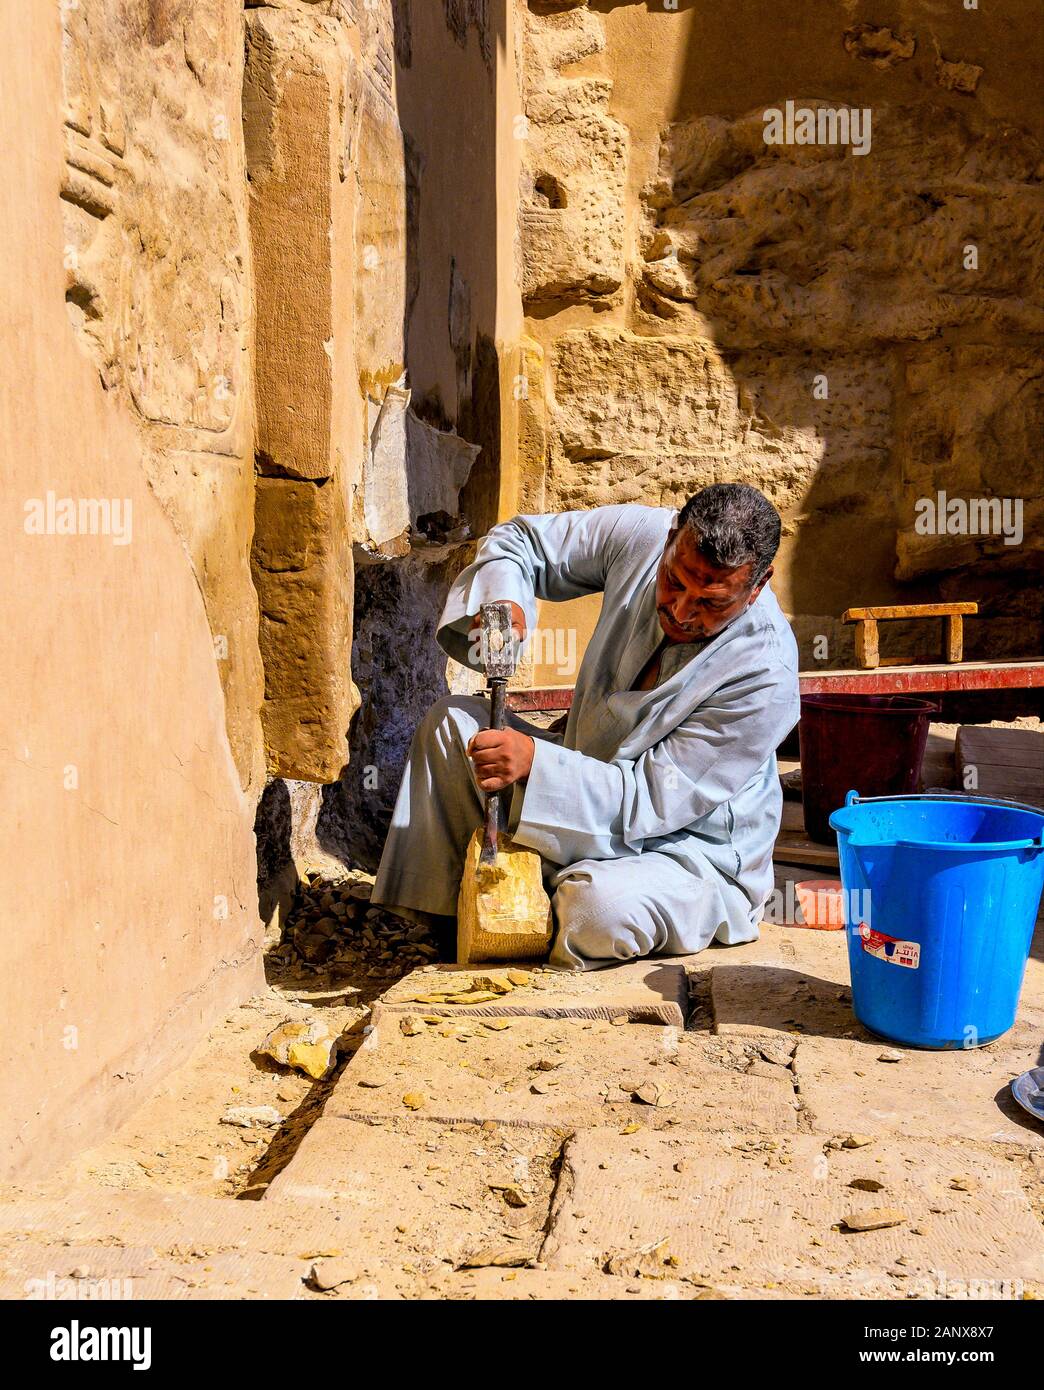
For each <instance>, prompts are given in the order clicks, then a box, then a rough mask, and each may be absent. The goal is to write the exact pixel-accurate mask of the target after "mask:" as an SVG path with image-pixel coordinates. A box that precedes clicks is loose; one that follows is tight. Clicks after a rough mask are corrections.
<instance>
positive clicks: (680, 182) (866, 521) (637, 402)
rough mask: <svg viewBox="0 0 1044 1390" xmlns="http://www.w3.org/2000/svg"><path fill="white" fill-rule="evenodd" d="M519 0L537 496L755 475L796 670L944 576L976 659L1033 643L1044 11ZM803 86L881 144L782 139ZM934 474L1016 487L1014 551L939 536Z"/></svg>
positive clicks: (575, 498) (1004, 492)
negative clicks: (969, 610)
mask: <svg viewBox="0 0 1044 1390" xmlns="http://www.w3.org/2000/svg"><path fill="white" fill-rule="evenodd" d="M517 4H518V11H519V22H520V24H521V25H523V26H524V33H525V41H524V45H523V62H524V70H523V93H524V111H525V115H526V119H527V122H528V129H527V130H526V132H525V135H526V138H525V139H524V140H523V142H522V151H523V165H524V167H523V176H522V180H521V187H520V190H519V245H520V281H521V289H522V296H523V303H524V308H525V311H526V314H527V340H526V341H525V342H524V343H523V344H522V347H521V350H520V353H519V364H520V374H521V376H522V377H523V378H524V381H525V385H526V397H527V399H526V400H525V402H524V403H523V406H522V409H521V413H520V444H521V450H522V454H521V459H520V481H519V489H518V496H519V502H520V505H522V506H526V507H536V508H540V509H548V510H551V509H559V508H565V507H586V506H594V505H599V504H602V503H606V502H615V501H631V500H635V501H646V502H651V503H654V504H657V505H672V506H673V505H677V504H680V503H681V502H682V501H683V500H684V499H685V498H686V497H687V496H688V495H689V494H690V493H691V492H693V491H694V490H696V489H697V488H698V487H700V486H702V485H704V484H705V483H708V482H712V481H727V480H738V481H745V482H750V483H753V484H754V485H756V486H758V487H760V488H762V490H763V491H764V492H765V493H766V494H767V495H768V496H769V497H770V498H771V499H772V501H773V502H774V503H775V504H776V505H777V506H778V507H779V509H780V511H781V512H782V514H783V517H784V535H785V539H784V545H783V548H782V551H781V555H780V560H779V563H778V565H777V577H776V580H775V586H776V589H777V593H778V594H779V596H780V598H781V600H782V602H783V604H784V607H785V609H786V611H787V612H788V614H789V615H790V616H791V617H792V619H793V622H794V626H795V630H796V632H797V635H798V637H799V640H800V641H801V645H802V656H803V661H804V664H805V665H809V666H811V665H815V664H817V663H818V664H819V665H824V664H826V665H842V664H849V663H850V662H851V661H852V659H853V651H852V641H851V629H849V628H845V627H843V626H842V625H841V624H840V622H839V618H840V614H841V612H842V611H843V610H844V609H845V608H846V607H848V606H850V605H857V604H861V603H875V602H876V603H886V602H903V601H906V602H917V601H926V600H930V599H932V598H957V597H960V598H976V599H979V600H980V601H981V603H982V611H983V614H984V617H983V619H982V620H980V621H976V622H973V623H969V624H968V648H969V651H970V652H971V653H972V654H974V655H980V656H982V655H993V654H997V655H1000V654H1012V655H1031V654H1033V653H1034V652H1035V651H1038V650H1039V649H1040V647H1041V645H1042V643H1044V622H1042V618H1044V602H1042V589H1041V579H1040V575H1041V572H1042V562H1041V551H1040V547H1039V543H1037V542H1035V541H1034V536H1035V535H1039V531H1040V524H1041V521H1042V519H1044V495H1042V494H1044V487H1042V484H1041V471H1040V467H1039V457H1038V456H1039V447H1038V446H1035V445H1034V444H1033V442H1032V441H1033V439H1034V438H1036V439H1038V440H1039V438H1040V437H1041V433H1042V431H1041V425H1042V423H1044V408H1042V399H1044V396H1042V375H1041V369H1040V366H1039V353H1040V345H1041V340H1042V333H1044V306H1042V303H1041V298H1040V291H1039V286H1040V283H1041V263H1042V260H1044V196H1042V189H1041V175H1042V169H1044V162H1042V160H1044V150H1042V146H1041V130H1040V128H1039V127H1040V124H1041V112H1040V107H1039V102H1038V101H1037V99H1036V96H1035V93H1036V91H1037V90H1038V87H1039V78H1040V73H1039V70H1038V64H1037V62H1036V61H1035V60H1034V59H1032V58H1031V57H1030V56H1029V51H1028V48H1027V45H1029V46H1030V47H1032V46H1033V44H1034V43H1035V35H1036V32H1037V28H1036V19H1035V12H1034V8H1033V6H1032V5H1031V4H1028V3H1027V4H1014V5H1012V6H1008V7H1005V13H1004V14H1003V15H1001V14H999V13H991V12H990V7H983V8H981V9H978V10H968V9H966V8H962V6H960V5H954V6H952V7H939V6H926V5H921V4H913V3H910V4H905V5H904V4H899V5H889V6H886V7H885V10H884V11H882V10H881V7H880V6H873V5H870V4H863V3H859V2H858V0H853V3H851V4H848V5H845V6H836V5H830V4H818V3H816V4H810V5H807V6H803V7H801V9H800V12H795V11H794V10H793V9H792V8H786V7H780V6H779V5H777V4H773V3H768V0H766V3H760V0H743V3H739V4H735V5H729V6H706V5H690V4H687V3H685V0H683V2H682V4H681V5H679V6H678V7H677V8H676V9H675V10H668V9H664V8H661V7H658V6H639V5H634V4H627V3H608V2H607V3H594V0H592V3H590V4H588V3H585V0H576V2H575V3H565V4H563V3H556V4H549V3H544V0H517ZM944 9H945V12H944ZM788 101H790V102H792V103H793V106H794V108H808V109H810V110H811V111H812V112H813V113H817V112H819V111H821V110H822V111H824V112H827V111H828V110H829V111H830V112H833V113H835V114H834V115H832V116H829V117H827V116H825V115H824V117H823V118H822V119H823V120H824V121H828V120H836V119H837V114H836V113H839V112H841V111H845V112H846V113H850V112H851V111H853V110H858V111H860V112H861V111H863V110H866V111H868V112H869V113H870V115H869V121H870V124H869V127H868V133H869V137H870V138H869V141H868V147H867V149H866V151H865V152H864V153H857V152H856V151H855V148H854V144H853V142H851V141H850V143H848V144H841V143H817V144H799V143H779V144H769V143H766V140H765V131H766V122H765V112H766V111H767V110H769V109H771V108H776V109H779V110H780V111H781V113H782V112H785V109H786V103H787V102H788ZM847 118H848V117H847V115H846V119H847ZM851 129H852V128H851V127H850V133H851ZM823 130H824V134H825V136H827V137H829V135H830V130H831V127H830V125H829V123H827V124H824V126H823ZM835 131H836V132H837V133H840V128H839V127H835ZM970 248H971V249H970ZM939 490H945V491H946V492H947V493H948V495H949V496H950V497H954V496H957V497H964V498H983V497H985V498H988V497H997V498H1005V497H1006V498H1009V499H1016V498H1017V499H1020V500H1021V504H1022V509H1023V510H1022V531H1023V534H1022V536H1021V537H1020V540H1019V542H1018V543H1016V544H1013V543H1010V541H1009V539H1008V538H1007V537H1006V536H1005V535H1003V534H998V533H995V534H987V535H978V536H968V535H960V534H952V533H950V532H947V531H942V533H941V534H939V533H937V534H926V533H924V532H923V531H922V530H920V529H918V524H917V523H918V516H919V512H918V504H919V503H920V502H922V501H923V499H925V498H926V497H935V496H936V495H937V493H938V491H939ZM572 620H573V618H570V621H572ZM546 621H548V622H552V623H553V622H555V621H557V619H556V618H555V617H554V616H553V614H548V615H547V618H546ZM587 621H589V618H588V619H587ZM580 625H581V627H582V626H583V622H582V621H581V623H580ZM817 637H818V638H819V639H820V640H819V641H816V639H817ZM824 638H825V641H824V640H823V639H824ZM886 640H888V641H889V642H890V643H891V645H892V649H893V650H894V651H896V652H907V653H911V654H916V653H922V654H923V653H930V652H931V650H932V647H933V641H934V634H927V633H926V632H925V630H924V629H921V630H920V631H908V630H906V629H896V628H889V629H888V631H887V634H886ZM537 678H538V680H539V679H541V672H540V671H538V673H537ZM545 678H546V679H547V680H548V683H561V677H560V676H559V677H557V678H556V677H554V676H553V675H552V674H551V673H549V672H548V673H546V675H545Z"/></svg>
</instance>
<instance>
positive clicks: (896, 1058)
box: [877, 1047, 903, 1062]
mask: <svg viewBox="0 0 1044 1390" xmlns="http://www.w3.org/2000/svg"><path fill="white" fill-rule="evenodd" d="M877 1060H878V1061H879V1062H901V1061H902V1060H903V1054H902V1053H901V1052H896V1050H895V1049H894V1048H892V1047H886V1048H885V1050H884V1051H883V1052H879V1053H878V1054H877Z"/></svg>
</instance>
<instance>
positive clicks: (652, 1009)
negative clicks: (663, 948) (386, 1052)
mask: <svg viewBox="0 0 1044 1390" xmlns="http://www.w3.org/2000/svg"><path fill="white" fill-rule="evenodd" d="M509 969H511V970H515V969H518V970H521V971H522V972H524V974H526V975H527V976H528V977H529V979H530V983H529V984H527V985H523V986H521V987H514V988H512V989H511V990H510V992H509V993H507V994H502V995H500V996H498V997H497V998H496V999H493V1000H486V1001H483V1002H481V1003H475V1004H442V1003H428V1004H425V1005H424V1006H423V1008H424V1011H425V1012H426V1013H434V1014H443V1015H446V1016H451V1017H453V1016H457V1015H474V1016H475V1017H501V1016H503V1017H511V1016H513V1015H519V1014H521V1015H526V1014H535V1015H539V1016H541V1017H543V1018H603V1019H610V1018H615V1017H619V1016H621V1015H622V1016H624V1017H626V1018H628V1019H630V1020H631V1021H632V1022H642V1023H664V1024H673V1025H674V1026H675V1027H678V1028H684V1026H685V1019H686V1017H687V1014H688V1008H689V986H688V978H687V976H686V973H685V970H684V969H683V967H682V966H681V965H678V964H675V963H673V962H667V961H660V960H641V961H635V962H633V963H628V964H626V965H619V966H614V967H613V968H612V969H609V970H588V971H581V972H577V973H572V972H569V971H561V970H529V969H527V968H526V967H525V965H524V963H523V964H521V965H519V966H518V967H509V966H496V965H488V966H485V967H482V966H476V967H474V968H463V967H461V966H456V965H431V966H425V967H423V968H422V969H420V970H414V971H412V972H411V973H410V974H409V975H406V976H404V977H403V978H402V979H401V980H398V981H397V982H396V983H395V984H394V985H392V987H391V988H390V989H389V990H388V992H387V993H386V994H385V995H384V996H383V998H382V999H381V1000H380V1001H379V1002H378V1003H377V1004H376V1005H375V1006H374V1018H375V1019H376V1018H378V1017H379V1016H380V1015H381V1014H383V1013H385V1012H395V1011H397V1010H402V1009H406V1010H409V1011H415V1010H416V1009H417V1008H419V1007H421V1006H420V1005H418V1004H417V1003H416V1002H414V1001H413V999H412V996H414V995H417V994H424V993H425V992H427V991H428V990H435V989H446V988H449V987H451V986H456V985H459V988H460V989H461V990H462V991H464V990H467V989H468V988H469V987H470V986H471V985H472V983H473V982H475V981H481V980H482V979H483V978H484V977H485V978H488V977H489V976H491V975H494V976H500V977H506V975H507V972H508V970H509Z"/></svg>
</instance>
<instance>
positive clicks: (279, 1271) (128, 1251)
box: [0, 1240, 311, 1307]
mask: <svg viewBox="0 0 1044 1390" xmlns="http://www.w3.org/2000/svg"><path fill="white" fill-rule="evenodd" d="M310 1267H311V1266H310V1263H309V1262H305V1261H302V1260H297V1259H293V1258H290V1257H288V1256H279V1255H266V1254H261V1253H259V1252H257V1251H254V1250H246V1251H236V1252H235V1253H222V1254H216V1255H207V1256H199V1257H196V1256H192V1255H189V1254H186V1255H185V1256H184V1257H183V1258H181V1259H174V1258H170V1257H162V1256H160V1255H158V1254H157V1252H156V1251H155V1250H154V1249H152V1248H151V1247H147V1246H141V1245H134V1246H111V1245H58V1244H49V1243H44V1242H40V1241H33V1240H26V1241H18V1242H13V1243H11V1244H9V1245H5V1246H4V1248H2V1249H0V1298H4V1299H30V1298H31V1299H33V1300H40V1299H51V1300H60V1301H66V1300H71V1299H75V1300H80V1299H91V1300H95V1299H102V1300H106V1306H107V1307H108V1306H110V1305H109V1304H108V1302H107V1300H109V1299H115V1300H120V1301H122V1300H124V1299H127V1300H134V1301H137V1300H141V1299H149V1298H162V1299H222V1300H224V1299H233V1298H235V1299H239V1298H249V1299H279V1300H287V1299H296V1298H301V1297H303V1296H304V1293H305V1286H304V1282H303V1281H304V1278H305V1276H306V1275H307V1273H308V1270H309V1268H310Z"/></svg>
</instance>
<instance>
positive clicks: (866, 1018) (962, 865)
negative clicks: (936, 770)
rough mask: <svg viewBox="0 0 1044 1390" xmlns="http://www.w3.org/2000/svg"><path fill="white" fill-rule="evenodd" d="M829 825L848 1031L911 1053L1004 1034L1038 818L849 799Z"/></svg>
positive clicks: (1016, 807)
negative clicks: (852, 1019) (844, 949)
mask: <svg viewBox="0 0 1044 1390" xmlns="http://www.w3.org/2000/svg"><path fill="white" fill-rule="evenodd" d="M830 824H831V826H832V827H833V828H834V830H836V831H837V844H838V852H839V855H840V860H841V883H842V886H843V887H844V890H845V893H844V903H845V922H846V939H847V941H848V962H849V966H850V967H851V971H852V1007H853V1009H854V1010H855V1015H856V1017H857V1018H858V1019H859V1021H860V1023H862V1024H864V1026H865V1027H867V1028H869V1029H871V1030H872V1031H873V1032H874V1033H878V1034H880V1035H881V1036H882V1037H885V1038H890V1039H892V1040H893V1041H895V1042H901V1043H906V1044H908V1045H909V1046H911V1047H930V1048H954V1047H981V1046H982V1045H983V1044H984V1043H988V1042H992V1041H993V1040H994V1038H998V1037H1000V1035H1001V1034H1002V1033H1006V1032H1007V1031H1008V1029H1009V1028H1010V1027H1011V1026H1012V1024H1013V1023H1014V1022H1015V1010H1016V1008H1017V1007H1018V1002H1019V991H1020V989H1021V988H1022V977H1023V975H1024V974H1025V971H1026V960H1027V958H1028V956H1029V948H1030V940H1031V938H1032V936H1033V925H1034V921H1035V919H1036V915H1037V907H1038V904H1039V902H1040V897H1041V891H1042V890H1044V812H1042V811H1039V810H1036V809H1035V808H1034V807H1032V806H1023V805H1021V804H1020V803H1019V802H1009V801H1000V800H995V799H992V798H988V797H962V796H945V795H943V796H940V795H933V794H927V795H921V796H916V795H910V796H883V797H868V798H866V799H865V800H860V798H859V797H858V795H857V793H856V792H849V793H848V795H847V797H846V798H845V804H844V807H843V808H842V809H841V810H838V811H835V812H834V814H833V815H832V816H831V817H830Z"/></svg>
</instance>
